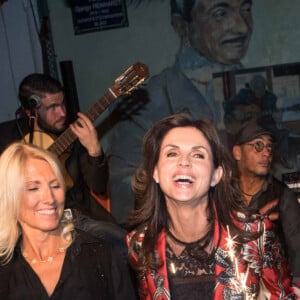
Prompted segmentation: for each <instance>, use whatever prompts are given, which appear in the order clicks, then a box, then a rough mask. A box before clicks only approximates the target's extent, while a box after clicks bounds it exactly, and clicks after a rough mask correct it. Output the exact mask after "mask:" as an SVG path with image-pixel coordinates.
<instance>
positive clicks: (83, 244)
mask: <svg viewBox="0 0 300 300" xmlns="http://www.w3.org/2000/svg"><path fill="white" fill-rule="evenodd" d="M95 247H96V248H99V249H103V251H105V250H107V251H109V249H110V247H111V245H110V243H109V242H108V241H107V240H104V239H102V238H100V237H96V236H94V235H92V234H90V233H88V232H86V231H82V230H80V229H76V231H75V238H74V241H73V244H72V248H73V249H74V248H75V249H84V248H95Z"/></svg>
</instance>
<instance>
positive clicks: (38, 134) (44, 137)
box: [23, 131, 74, 190]
mask: <svg viewBox="0 0 300 300" xmlns="http://www.w3.org/2000/svg"><path fill="white" fill-rule="evenodd" d="M29 136H30V135H29V133H28V134H26V135H25V136H24V138H23V140H24V142H25V143H27V144H29ZM54 142H55V140H54V139H53V138H52V137H51V136H50V135H49V134H47V133H45V132H42V131H34V133H33V140H32V144H33V145H35V146H37V147H40V148H42V149H46V150H48V149H49V148H50V147H51V145H53V143H54ZM69 156H70V153H68V152H66V151H65V152H63V153H61V154H60V155H59V156H58V159H59V161H60V162H61V165H62V168H63V175H64V179H65V182H66V187H67V190H68V189H70V188H72V187H73V184H74V183H73V179H72V178H71V176H70V175H69V173H68V172H67V169H66V167H65V164H66V160H67V159H68V158H69Z"/></svg>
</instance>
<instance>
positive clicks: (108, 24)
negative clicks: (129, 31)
mask: <svg viewBox="0 0 300 300" xmlns="http://www.w3.org/2000/svg"><path fill="white" fill-rule="evenodd" d="M72 17H73V26H74V32H75V34H82V33H87V32H92V31H99V30H107V29H112V28H118V27H127V26H128V17H127V8H126V2H125V0H115V1H109V0H89V1H86V0H73V1H72Z"/></svg>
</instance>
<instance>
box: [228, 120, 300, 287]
mask: <svg viewBox="0 0 300 300" xmlns="http://www.w3.org/2000/svg"><path fill="white" fill-rule="evenodd" d="M273 150H274V136H273V135H272V133H271V132H270V131H268V130H267V129H265V128H263V127H262V126H261V125H260V124H258V123H256V122H253V123H249V124H248V125H247V126H245V127H244V128H243V129H242V130H241V131H240V132H239V133H238V134H237V135H236V139H235V142H234V145H233V147H232V154H233V157H234V159H235V160H236V163H237V170H238V173H239V185H240V189H241V192H242V195H243V197H244V199H245V201H246V203H247V204H248V206H249V207H251V208H253V209H256V210H257V211H258V212H260V213H262V214H267V215H268V217H269V218H270V219H271V220H272V221H273V223H274V224H275V229H276V231H277V233H278V235H279V238H280V239H281V241H282V244H283V247H284V248H285V250H286V251H287V254H288V258H289V265H290V269H291V271H292V275H293V278H294V279H293V282H294V284H295V285H296V284H297V286H298V287H299V286H300V203H299V202H298V199H297V196H296V194H295V193H294V192H293V191H292V190H291V189H289V188H288V187H287V186H286V185H285V184H284V183H283V182H281V181H279V180H278V179H276V178H275V177H274V176H272V175H271V172H270V170H271V164H272V159H273Z"/></svg>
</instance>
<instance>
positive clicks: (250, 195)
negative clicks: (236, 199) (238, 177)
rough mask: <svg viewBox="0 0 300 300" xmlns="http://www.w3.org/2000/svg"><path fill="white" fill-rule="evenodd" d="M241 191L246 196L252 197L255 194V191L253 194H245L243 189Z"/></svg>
mask: <svg viewBox="0 0 300 300" xmlns="http://www.w3.org/2000/svg"><path fill="white" fill-rule="evenodd" d="M242 193H243V194H244V195H246V196H248V197H253V196H254V195H255V194H257V193H254V194H247V193H245V192H244V191H242Z"/></svg>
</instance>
